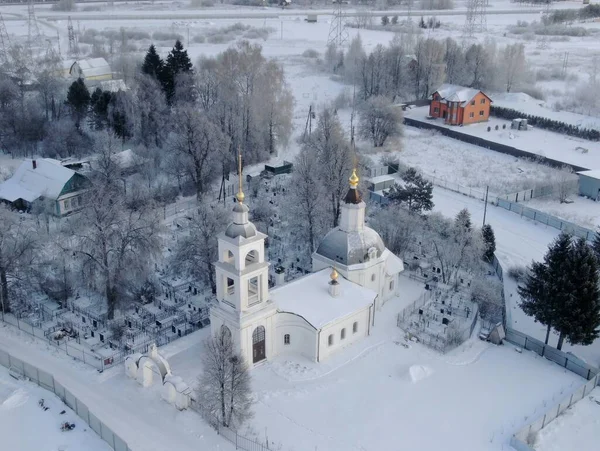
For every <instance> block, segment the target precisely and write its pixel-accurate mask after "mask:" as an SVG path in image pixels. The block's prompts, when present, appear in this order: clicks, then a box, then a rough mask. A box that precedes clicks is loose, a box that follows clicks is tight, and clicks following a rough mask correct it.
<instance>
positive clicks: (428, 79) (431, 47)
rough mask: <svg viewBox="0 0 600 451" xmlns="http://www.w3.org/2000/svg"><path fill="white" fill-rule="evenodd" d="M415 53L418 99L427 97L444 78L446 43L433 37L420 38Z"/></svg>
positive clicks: (415, 84)
mask: <svg viewBox="0 0 600 451" xmlns="http://www.w3.org/2000/svg"><path fill="white" fill-rule="evenodd" d="M415 53H416V58H417V60H416V67H415V69H414V71H413V84H414V94H415V96H416V97H417V98H418V99H426V98H427V97H428V96H429V95H431V93H432V92H433V91H434V90H435V89H437V88H438V87H439V86H440V85H441V84H442V81H443V80H444V53H445V52H444V44H443V43H442V42H440V41H437V40H435V39H433V38H427V39H423V38H419V39H418V40H417V44H416V48H415Z"/></svg>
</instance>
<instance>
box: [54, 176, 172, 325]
mask: <svg viewBox="0 0 600 451" xmlns="http://www.w3.org/2000/svg"><path fill="white" fill-rule="evenodd" d="M90 197H91V198H92V199H93V200H94V201H93V202H90V203H89V204H88V205H87V206H86V208H84V209H83V210H82V211H81V213H80V214H79V215H78V216H77V217H73V218H72V219H71V220H70V221H69V222H68V224H67V226H66V231H65V232H66V234H65V235H66V237H65V240H67V242H68V246H69V249H70V250H71V251H72V252H73V253H74V255H75V256H77V257H79V258H80V259H81V260H82V263H84V264H86V265H88V266H89V267H90V268H92V269H93V270H97V272H96V271H93V272H94V274H96V276H97V278H98V279H99V280H100V281H101V283H102V285H103V287H104V290H103V294H104V296H105V298H106V302H107V308H108V318H109V319H113V318H114V315H115V310H116V308H117V307H118V304H119V301H121V300H123V299H125V297H126V296H127V295H128V294H130V293H131V291H132V288H134V286H135V284H136V283H138V282H140V281H142V280H145V279H146V276H147V273H148V272H149V270H150V269H151V263H152V259H153V257H155V256H156V255H157V253H158V251H159V250H160V238H159V234H160V232H161V223H160V220H159V218H158V216H157V213H156V211H155V210H154V209H153V208H152V206H151V205H150V204H138V205H136V208H135V209H129V208H127V207H126V205H125V202H124V199H123V198H122V197H121V195H120V193H119V192H117V191H115V190H111V189H110V187H102V188H101V189H99V190H95V191H93V192H91V193H90Z"/></svg>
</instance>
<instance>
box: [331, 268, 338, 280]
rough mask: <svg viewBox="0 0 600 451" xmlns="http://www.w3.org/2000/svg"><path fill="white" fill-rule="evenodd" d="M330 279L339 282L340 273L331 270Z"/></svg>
mask: <svg viewBox="0 0 600 451" xmlns="http://www.w3.org/2000/svg"><path fill="white" fill-rule="evenodd" d="M329 277H330V278H331V280H333V281H334V282H337V279H338V277H339V274H338V272H337V271H336V270H335V268H331V274H330V275H329Z"/></svg>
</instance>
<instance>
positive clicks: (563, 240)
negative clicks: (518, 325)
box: [518, 232, 572, 344]
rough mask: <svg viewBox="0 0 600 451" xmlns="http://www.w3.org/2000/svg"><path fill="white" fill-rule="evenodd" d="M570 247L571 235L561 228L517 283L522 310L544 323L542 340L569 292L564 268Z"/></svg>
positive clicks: (550, 328) (552, 324) (547, 337)
mask: <svg viewBox="0 0 600 451" xmlns="http://www.w3.org/2000/svg"><path fill="white" fill-rule="evenodd" d="M571 251H572V243H571V235H569V234H567V233H565V232H562V233H561V234H560V235H559V236H558V238H556V240H554V242H553V243H552V244H551V245H550V247H549V249H548V252H546V255H545V256H544V262H543V263H539V262H534V263H532V265H531V266H530V267H529V271H528V274H527V277H526V278H525V282H524V284H523V285H522V286H519V287H518V293H519V295H520V296H521V299H522V302H521V308H522V309H523V311H524V312H525V314H526V315H528V316H533V317H534V318H535V320H536V321H538V322H539V323H541V324H543V325H544V326H546V341H545V343H546V344H548V340H549V338H550V331H551V330H552V328H553V327H554V325H555V324H556V322H557V321H558V320H559V315H560V314H561V310H562V308H563V306H564V304H565V303H566V300H567V298H568V296H569V294H568V292H567V290H568V289H569V286H568V283H567V281H568V278H569V274H568V273H567V271H565V265H566V263H567V262H568V261H569V259H570V256H571Z"/></svg>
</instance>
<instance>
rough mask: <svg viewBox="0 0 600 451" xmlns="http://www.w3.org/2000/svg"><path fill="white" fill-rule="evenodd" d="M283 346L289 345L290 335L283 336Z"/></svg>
mask: <svg viewBox="0 0 600 451" xmlns="http://www.w3.org/2000/svg"><path fill="white" fill-rule="evenodd" d="M283 344H284V345H289V344H290V334H285V335H284V336H283Z"/></svg>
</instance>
